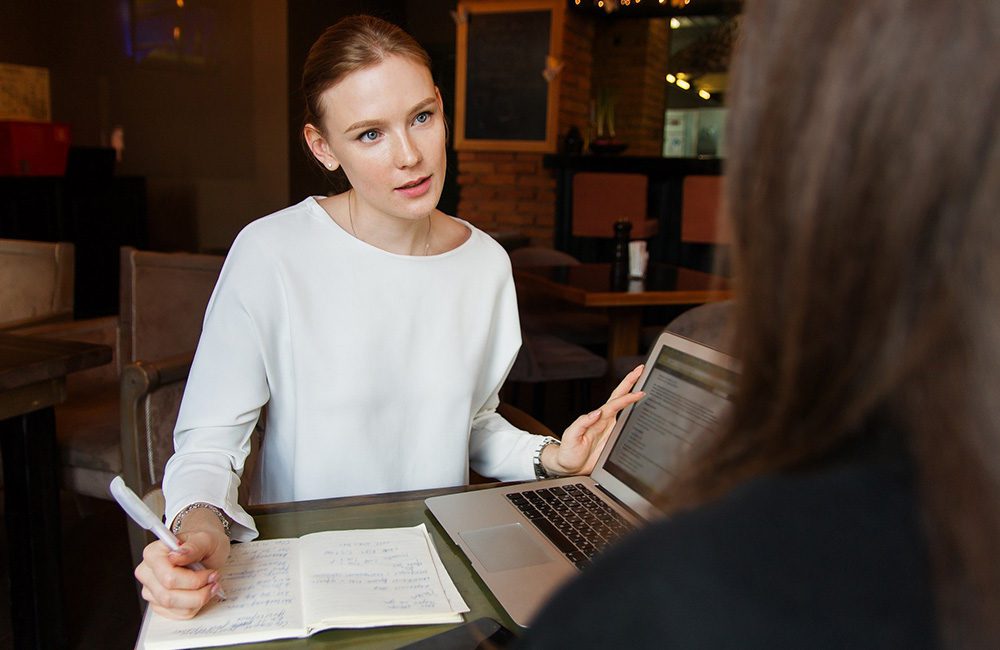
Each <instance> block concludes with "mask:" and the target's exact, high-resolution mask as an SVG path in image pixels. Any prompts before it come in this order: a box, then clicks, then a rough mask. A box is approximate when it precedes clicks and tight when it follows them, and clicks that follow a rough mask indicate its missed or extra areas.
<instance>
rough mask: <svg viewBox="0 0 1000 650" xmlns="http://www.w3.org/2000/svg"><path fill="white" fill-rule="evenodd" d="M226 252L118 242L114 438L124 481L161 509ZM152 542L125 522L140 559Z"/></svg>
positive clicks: (133, 550)
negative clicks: (183, 404)
mask: <svg viewBox="0 0 1000 650" xmlns="http://www.w3.org/2000/svg"><path fill="white" fill-rule="evenodd" d="M224 260H225V258H224V257H223V256H221V255H201V254H195V253H160V252H154V251H141V250H137V249H135V248H131V247H123V248H122V249H121V285H120V292H121V305H120V314H119V318H120V320H121V360H122V361H121V387H120V410H119V414H118V422H119V429H120V433H119V440H118V445H119V447H120V449H121V456H122V472H121V473H122V477H123V478H124V479H125V484H126V485H128V486H129V487H130V488H131V489H132V491H134V492H135V493H136V494H138V495H139V496H140V497H141V498H143V500H145V501H147V503H148V504H150V506H151V507H152V508H153V511H154V512H161V513H162V512H163V500H162V499H163V497H162V494H161V493H160V491H159V486H160V481H162V479H163V467H164V465H165V464H166V461H167V458H169V457H170V455H171V454H172V453H173V429H174V423H175V421H176V419H177V411H178V409H179V408H180V401H181V396H182V395H183V393H184V385H185V383H186V380H187V375H188V371H189V369H190V367H191V358H192V356H193V355H194V350H195V348H196V347H197V345H198V338H199V337H200V336H201V324H202V321H203V320H204V317H205V309H206V307H207V306H208V300H209V298H210V297H211V295H212V291H213V290H214V289H215V284H216V282H217V281H218V278H219V272H220V270H221V269H222V263H223V261H224ZM149 541H150V538H149V537H148V536H147V534H146V531H144V530H142V529H141V528H139V527H138V526H136V525H135V524H133V522H132V521H131V520H130V521H129V544H130V546H131V548H132V555H133V560H134V561H135V562H136V563H138V561H139V559H141V557H142V549H143V548H144V547H145V546H146V544H147V543H148V542H149Z"/></svg>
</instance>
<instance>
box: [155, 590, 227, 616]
mask: <svg viewBox="0 0 1000 650" xmlns="http://www.w3.org/2000/svg"><path fill="white" fill-rule="evenodd" d="M214 589H215V587H214V585H206V586H205V587H203V588H202V589H199V590H197V591H178V592H162V593H156V592H155V591H154V590H153V589H150V588H149V587H146V586H143V588H142V597H143V598H145V599H146V601H148V602H149V606H150V607H152V608H153V611H154V612H156V613H157V614H159V615H161V616H164V617H166V618H172V619H179V620H186V619H189V618H193V617H194V616H195V615H196V614H197V613H198V612H200V611H201V610H202V608H204V607H205V605H207V604H208V602H209V601H210V600H212V596H213V595H214V593H213V592H214Z"/></svg>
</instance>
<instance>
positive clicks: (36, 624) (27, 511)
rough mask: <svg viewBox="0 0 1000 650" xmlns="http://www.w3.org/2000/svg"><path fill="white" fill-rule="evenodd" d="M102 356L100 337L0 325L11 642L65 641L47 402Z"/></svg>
mask: <svg viewBox="0 0 1000 650" xmlns="http://www.w3.org/2000/svg"><path fill="white" fill-rule="evenodd" d="M110 361H111V348H110V347H108V346H106V345H96V344H92V343H77V342H73V341H53V340H48V339H38V338H33V337H27V336H14V335H12V334H3V333H0V452H2V454H3V470H4V508H5V511H4V515H5V521H6V525H7V539H8V549H9V555H10V557H9V563H10V590H11V593H10V596H11V598H10V600H11V624H12V627H13V631H14V641H15V645H16V647H18V648H34V647H37V648H58V647H63V646H65V645H66V639H65V637H64V635H63V625H62V602H61V599H62V589H61V587H60V585H61V583H62V579H61V572H60V564H61V562H60V558H61V555H62V549H61V542H60V539H59V521H60V516H59V460H58V453H57V448H56V435H55V434H56V425H55V414H54V413H53V410H52V407H53V406H54V405H56V404H59V403H60V402H62V401H64V400H65V399H66V375H68V374H69V373H71V372H77V371H79V370H85V369H87V368H91V367H94V366H99V365H102V364H105V363H108V362H110Z"/></svg>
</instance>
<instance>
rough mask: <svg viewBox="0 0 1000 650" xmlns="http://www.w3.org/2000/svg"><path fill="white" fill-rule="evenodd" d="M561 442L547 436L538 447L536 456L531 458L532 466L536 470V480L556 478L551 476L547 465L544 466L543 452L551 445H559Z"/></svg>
mask: <svg viewBox="0 0 1000 650" xmlns="http://www.w3.org/2000/svg"><path fill="white" fill-rule="evenodd" d="M558 444H560V443H559V440H558V439H556V438H553V437H552V436H545V437H544V438H542V441H541V442H540V443H539V445H538V447H537V448H536V449H535V455H534V456H532V458H531V464H532V465H533V466H534V468H535V478H538V479H542V478H554V477H553V475H552V474H549V473H548V471H547V470H546V469H545V465H542V451H543V450H544V449H545V448H546V447H548V446H549V445H558Z"/></svg>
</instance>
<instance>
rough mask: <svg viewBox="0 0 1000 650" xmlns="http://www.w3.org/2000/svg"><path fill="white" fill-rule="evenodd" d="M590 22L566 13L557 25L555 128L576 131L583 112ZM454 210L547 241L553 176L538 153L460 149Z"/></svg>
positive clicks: (487, 224)
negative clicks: (558, 58)
mask: <svg viewBox="0 0 1000 650" xmlns="http://www.w3.org/2000/svg"><path fill="white" fill-rule="evenodd" d="M593 40H594V24H593V21H592V20H591V19H590V18H588V17H586V16H582V15H578V14H576V13H573V12H567V14H566V24H565V25H564V28H563V61H564V62H565V63H564V66H563V69H562V71H561V72H560V74H559V76H558V77H556V79H557V82H558V83H559V119H558V124H559V126H558V130H559V135H560V137H562V135H564V134H565V133H566V131H567V130H568V129H569V127H570V126H571V125H576V126H577V127H578V128H579V129H580V131H581V132H583V131H585V127H586V124H587V121H588V119H589V118H588V116H589V110H590V109H589V101H590V100H589V98H590V85H591V58H592V51H593V49H592V44H593ZM458 186H459V200H458V215H457V216H459V217H461V218H462V219H466V220H467V221H469V222H471V223H473V224H475V225H476V226H478V227H479V228H482V229H484V230H496V231H518V232H520V233H522V234H523V235H525V236H527V237H529V238H530V239H531V243H532V245H536V246H551V245H552V239H553V234H554V228H555V205H556V181H555V173H554V172H553V171H552V170H549V169H545V168H543V167H542V154H540V153H527V152H515V153H511V152H484V151H460V152H459V153H458Z"/></svg>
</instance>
